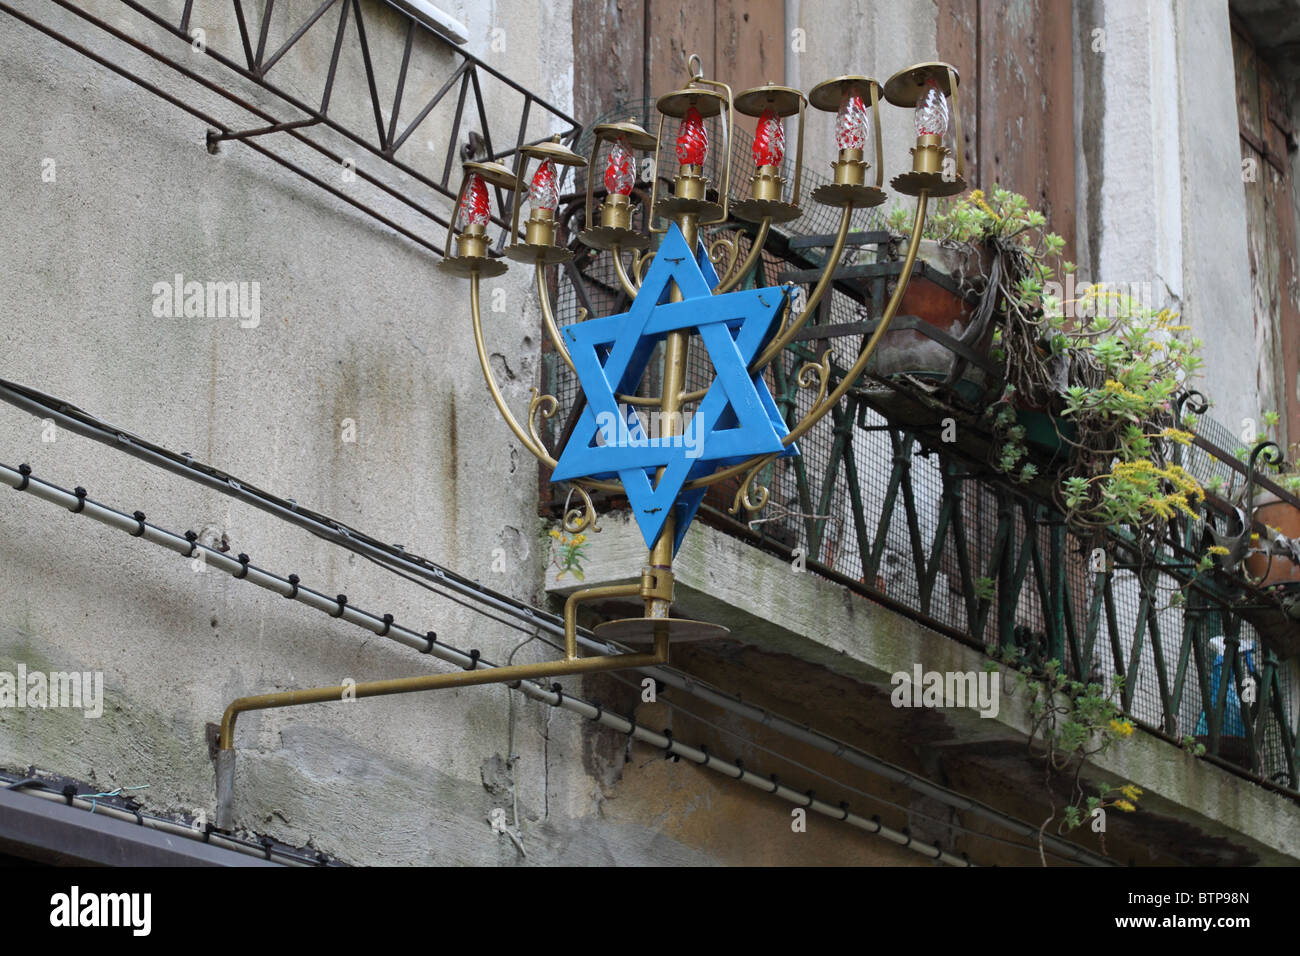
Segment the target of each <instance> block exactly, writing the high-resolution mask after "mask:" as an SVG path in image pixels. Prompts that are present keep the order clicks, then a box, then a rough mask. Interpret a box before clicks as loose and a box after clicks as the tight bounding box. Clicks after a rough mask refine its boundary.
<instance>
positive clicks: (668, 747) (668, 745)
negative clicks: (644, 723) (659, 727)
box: [663, 727, 681, 760]
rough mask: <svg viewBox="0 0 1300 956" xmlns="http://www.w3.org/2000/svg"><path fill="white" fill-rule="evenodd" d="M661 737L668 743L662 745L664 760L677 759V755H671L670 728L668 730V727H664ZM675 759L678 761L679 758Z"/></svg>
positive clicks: (671, 737)
mask: <svg viewBox="0 0 1300 956" xmlns="http://www.w3.org/2000/svg"><path fill="white" fill-rule="evenodd" d="M663 735H664V739H665V740H667V741H668V743H666V744H664V759H665V760H667V759H669V758H670V757H677V754H675V753H673V732H672V730H671V729H670V728H668V727H665V728H664V729H663ZM677 759H679V760H680V759H681V758H680V757H678V758H677Z"/></svg>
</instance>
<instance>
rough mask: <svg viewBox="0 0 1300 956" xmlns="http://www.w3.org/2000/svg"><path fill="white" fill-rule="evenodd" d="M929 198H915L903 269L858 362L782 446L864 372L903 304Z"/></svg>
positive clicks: (925, 195) (836, 401) (814, 421)
mask: <svg viewBox="0 0 1300 956" xmlns="http://www.w3.org/2000/svg"><path fill="white" fill-rule="evenodd" d="M929 198H930V195H929V193H928V192H927V191H926V190H924V189H922V190H921V192H920V194H919V195H918V196H917V197H916V219H915V220H914V221H913V223H912V238H911V241H910V242H909V243H908V245H907V257H906V258H905V259H904V260H903V269H902V271H901V272H899V274H898V285H896V286H894V294H893V295H891V296H890V297H889V304H888V305H886V306H885V312H884V314H883V315H881V317H880V323H879V324H878V325H877V326H876V331H874V332H872V333H871V338H869V339H867V342H866V344H865V345H863V346H862V351H861V352H859V353H858V360H857V361H856V362H854V363H853V367H852V368H851V369H849V370H848V371H847V372H845V373H844V378H843V379H841V380H840V384H839V385H837V386H835V391H833V392H831V393H830V394H829V395H827V396H826V397H825V398H824V399H822V400H821V402H820V403H819V404H817V405H814V406H813V407H812V409H811V410H810V411H809V412H808V414H807V415H806V416H804V420H803V421H801V422H800V423H799V424H798V425H796V426H795V427H794V428H792V429H790V434H788V435H786V436H785V438H783V439H782V440H781V443H782V444H784V445H787V446H788V445H789V444H790V443H791V442H793V441H794V440H795V439H797V438H798V437H799V436H800V435H802V434H804V433H805V432H807V431H808V429H810V428H812V427H813V425H815V424H817V422H818V421H819V420H820V419H821V418H822V417H823V416H824V415H825V414H826V413H827V412H829V411H830V410H831V409H832V408H834V407H835V406H836V405H837V404H839V400H840V399H841V398H843V397H844V393H845V392H847V391H848V390H849V389H850V388H852V387H853V386H854V384H855V383H856V382H857V379H858V376H860V375H861V374H862V373H863V371H865V370H866V367H867V363H868V362H870V361H871V356H872V354H873V353H874V352H875V351H876V345H877V343H879V342H880V339H881V337H882V336H883V335H884V334H885V333H886V332H887V331H889V324H890V323H891V322H893V321H894V315H895V314H896V313H897V312H898V306H899V304H900V303H901V302H902V301H903V295H904V293H906V292H907V286H908V283H909V282H910V281H911V279H912V267H913V266H914V265H916V254H917V251H918V250H919V249H920V248H921V230H922V227H923V226H924V225H925V207H926V203H927V201H928V200H929Z"/></svg>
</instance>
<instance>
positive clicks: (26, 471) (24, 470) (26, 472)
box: [14, 464, 32, 491]
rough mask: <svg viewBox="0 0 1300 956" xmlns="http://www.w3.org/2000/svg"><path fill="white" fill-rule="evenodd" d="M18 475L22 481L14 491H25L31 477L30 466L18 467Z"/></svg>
mask: <svg viewBox="0 0 1300 956" xmlns="http://www.w3.org/2000/svg"><path fill="white" fill-rule="evenodd" d="M18 474H20V475H22V476H23V480H22V481H20V482H18V487H17V488H15V489H14V491H26V490H27V485H28V482H29V481H30V480H31V477H32V466H31V465H25V464H24V465H19V466H18Z"/></svg>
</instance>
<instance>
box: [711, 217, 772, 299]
mask: <svg viewBox="0 0 1300 956" xmlns="http://www.w3.org/2000/svg"><path fill="white" fill-rule="evenodd" d="M771 226H772V217H771V216H764V217H763V221H762V222H761V223H759V224H758V235H756V236H754V243H753V245H751V246H750V247H749V255H747V256H745V261H744V262H742V263H741V264H740V268H738V269H736V270H735V271H734V272H732V273H731V274H730V275H728V276H727V277H726V279H725V281H723V282H722V283H721V284H719V286H718V287H717V288H716V289H714V290H713V294H714V295H721V294H722V293H724V292H730V291H731V290H732V289H734V288H735V287H736V285H737V284H738V283H739V282H740V280H741V279H742V278H743V277H744V275H745V274H746V273H747V272H749V270H750V269H752V268H754V263H755V262H757V261H758V258H759V256H761V255H762V254H763V245H764V243H766V242H767V231H768V229H770V228H771Z"/></svg>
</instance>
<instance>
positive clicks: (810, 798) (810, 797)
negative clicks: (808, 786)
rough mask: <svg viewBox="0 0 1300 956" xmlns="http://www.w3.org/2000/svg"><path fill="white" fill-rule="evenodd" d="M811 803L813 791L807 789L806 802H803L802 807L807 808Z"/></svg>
mask: <svg viewBox="0 0 1300 956" xmlns="http://www.w3.org/2000/svg"><path fill="white" fill-rule="evenodd" d="M812 805H813V792H812V791H811V790H809V791H808V802H807V803H805V804H804V809H805V810H806V809H808V808H809V807H811V806H812Z"/></svg>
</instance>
